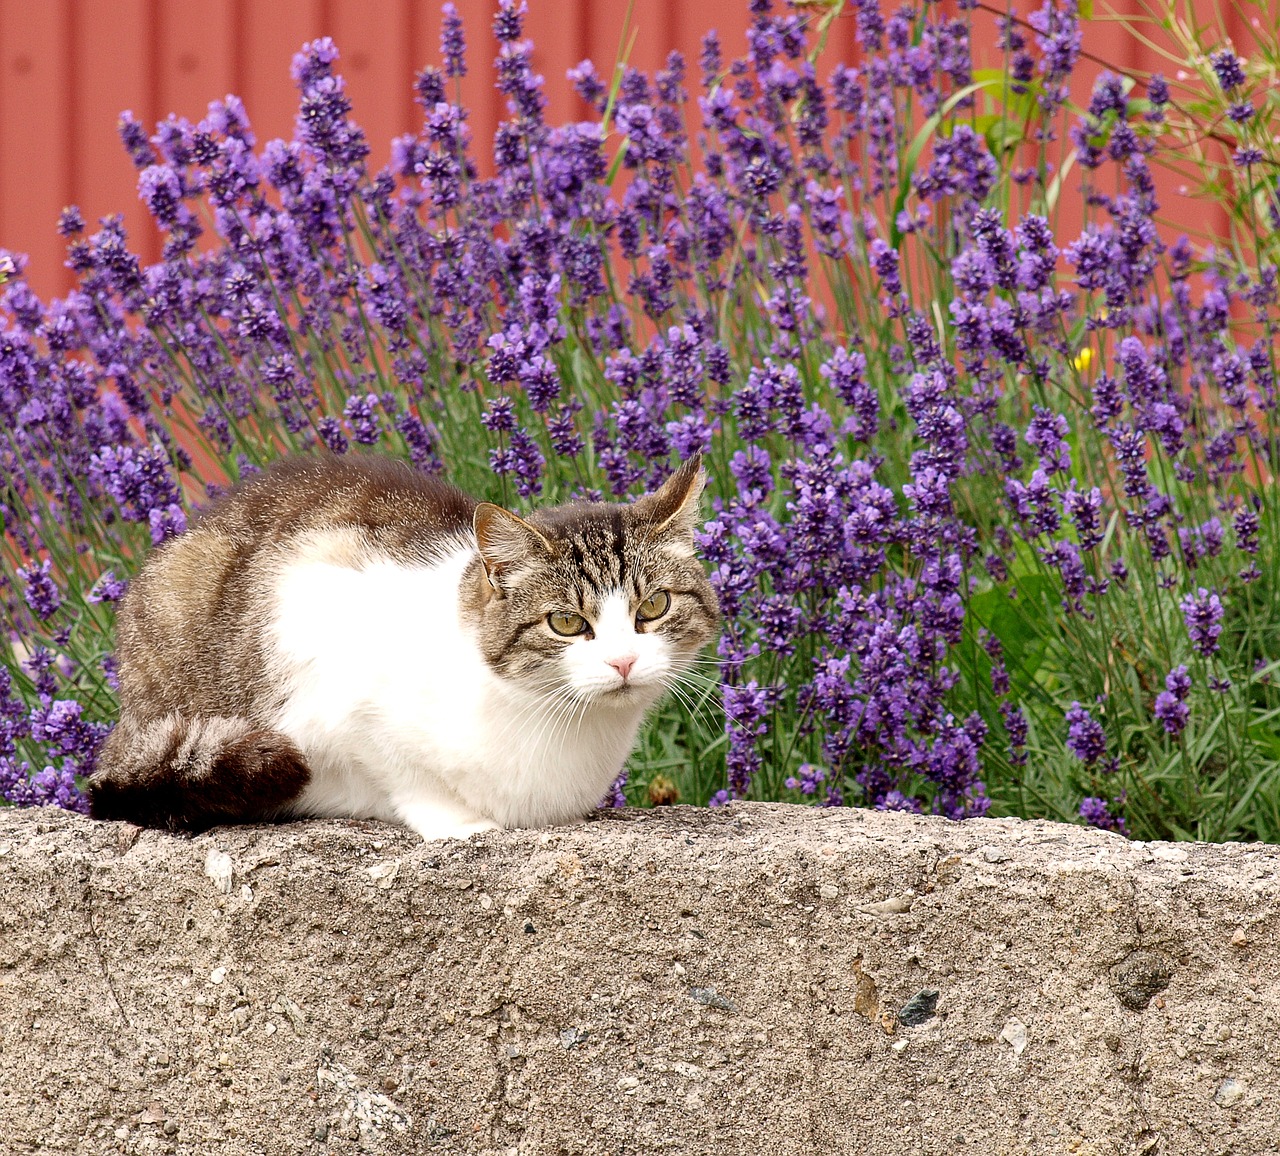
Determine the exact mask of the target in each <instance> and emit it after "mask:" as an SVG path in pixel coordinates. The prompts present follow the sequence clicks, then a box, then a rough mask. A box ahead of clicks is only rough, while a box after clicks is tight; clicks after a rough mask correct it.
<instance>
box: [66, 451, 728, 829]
mask: <svg viewBox="0 0 1280 1156" xmlns="http://www.w3.org/2000/svg"><path fill="white" fill-rule="evenodd" d="M704 484H705V474H704V471H703V469H702V465H701V459H700V458H693V459H691V460H689V461H687V462H685V463H684V465H682V466H681V467H680V468H679V469H678V470H676V472H675V473H674V474H672V475H671V477H670V478H669V479H668V480H667V481H666V483H665V484H664V485H662V487H661V488H660V489H658V490H657V491H656V492H654V493H652V494H648V495H646V496H644V497H642V498H639V499H638V500H636V501H634V502H632V503H630V504H611V503H603V502H585V501H575V502H570V503H567V504H565V505H561V506H555V507H550V508H546V509H540V510H537V511H535V512H533V513H532V514H530V515H529V517H528V518H527V519H524V518H521V517H518V516H517V515H516V514H513V513H511V512H510V511H508V510H505V509H503V508H502V507H501V506H497V505H493V504H491V503H489V502H481V501H477V500H476V499H474V498H471V497H469V496H467V495H466V494H464V493H463V492H461V491H460V490H457V489H455V488H454V487H452V486H450V485H447V484H445V483H444V482H442V481H440V480H437V479H434V478H430V477H428V476H426V475H424V474H421V473H419V472H417V471H415V470H413V469H412V468H410V467H409V466H408V465H406V464H405V463H402V462H400V461H397V460H394V459H392V458H388V457H383V456H380V455H376V454H354V453H353V454H348V455H345V456H336V455H332V454H323V455H321V454H311V455H306V454H304V455H297V456H293V457H286V458H283V459H281V460H280V461H278V462H276V463H275V464H273V465H272V466H270V467H268V468H267V469H265V470H264V471H263V472H262V473H260V474H257V475H254V476H253V477H251V478H249V479H248V480H246V481H244V482H242V483H241V484H240V485H239V486H237V487H236V488H235V489H233V490H231V491H230V492H229V493H228V494H226V495H224V496H223V497H222V498H220V499H218V500H217V501H216V502H215V503H213V504H212V505H211V506H210V507H209V509H208V510H207V511H206V512H205V513H204V514H202V515H201V516H199V517H198V518H197V519H195V521H194V522H193V524H192V526H191V528H190V529H189V530H188V531H187V532H186V533H184V534H181V535H179V536H177V537H175V538H172V539H170V540H168V541H167V542H165V543H163V544H162V545H160V546H159V547H157V548H156V549H155V550H153V551H152V553H151V554H150V556H149V557H148V559H147V561H146V562H145V564H144V565H143V567H142V569H141V571H140V573H139V574H138V575H137V577H136V578H135V579H134V580H133V582H132V583H131V585H130V587H129V590H128V592H127V593H126V594H125V596H124V598H123V599H122V600H121V602H120V604H119V608H118V615H117V661H118V678H119V692H120V720H119V723H118V724H117V726H116V727H115V728H114V729H113V730H112V732H111V733H110V735H109V736H108V737H107V739H106V740H105V742H104V743H103V745H102V747H101V748H100V751H99V755H98V763H97V769H96V770H95V772H94V774H93V775H92V776H91V778H90V779H89V796H90V814H91V815H92V816H94V817H95V818H100V819H126V820H129V821H131V822H133V823H137V824H139V825H142V826H150V827H161V828H168V829H170V830H175V831H178V830H186V831H200V830H204V829H207V828H208V827H211V826H215V825H218V824H222V823H234V822H246V821H255V820H279V819H287V818H292V817H301V816H347V817H354V818H373V819H383V820H387V821H390V822H394V823H400V824H404V825H407V826H408V827H411V828H412V829H413V830H415V831H417V832H418V833H419V834H420V835H421V836H422V837H423V838H424V839H437V838H446V837H459V838H461V837H466V836H468V835H470V834H472V833H474V832H477V831H484V830H491V829H495V828H506V827H540V826H548V825H555V824H561V823H566V822H572V821H577V820H580V819H582V818H583V817H585V816H586V815H587V814H588V813H589V812H590V811H591V810H592V809H593V808H595V807H596V805H597V804H598V803H599V802H600V800H601V799H602V798H603V796H604V795H605V793H606V791H607V790H608V788H609V786H610V784H611V783H612V782H613V781H614V779H615V778H616V777H617V775H618V774H619V772H620V771H621V769H622V766H623V764H624V762H625V761H626V758H627V756H628V755H629V753H630V751H631V748H632V746H633V744H634V741H635V737H636V733H637V730H638V728H639V726H640V723H641V721H642V719H643V717H644V715H645V713H646V712H647V710H648V709H649V708H650V707H652V706H653V705H654V704H655V703H656V702H657V701H658V700H659V699H660V698H661V697H662V695H663V694H664V693H665V691H666V690H667V689H668V688H669V687H670V686H671V685H672V684H673V683H674V682H675V681H676V680H677V679H679V678H680V677H682V676H683V675H684V674H685V672H687V671H688V670H690V669H691V667H692V665H693V663H694V661H695V659H696V656H697V654H698V651H699V650H700V649H701V648H702V647H703V646H704V645H705V644H706V643H707V642H708V641H709V640H710V639H711V637H712V636H713V635H714V633H715V632H716V629H717V626H718V623H719V609H718V606H717V603H716V597H715V593H714V591H713V589H712V587H711V584H710V583H709V582H708V580H707V576H706V574H705V573H704V571H703V567H702V563H701V562H700V561H699V560H698V558H697V556H696V553H695V544H694V530H695V527H696V526H697V525H698V522H699V518H698V501H699V496H700V494H701V492H702V489H703V486H704Z"/></svg>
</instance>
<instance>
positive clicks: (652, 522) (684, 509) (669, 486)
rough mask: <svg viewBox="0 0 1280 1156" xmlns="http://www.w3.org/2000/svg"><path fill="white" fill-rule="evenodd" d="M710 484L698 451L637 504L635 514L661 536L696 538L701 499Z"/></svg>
mask: <svg viewBox="0 0 1280 1156" xmlns="http://www.w3.org/2000/svg"><path fill="white" fill-rule="evenodd" d="M706 484H707V475H706V471H704V470H703V468H702V455H701V454H694V456H693V457H691V458H690V459H689V460H688V461H687V462H685V463H684V465H682V466H681V467H680V468H679V469H678V470H676V472H675V473H674V474H672V475H671V477H669V478H668V479H667V480H666V481H665V482H663V483H662V486H661V487H660V488H659V489H657V490H655V491H654V492H653V493H652V494H646V495H645V496H644V497H643V498H640V499H639V500H638V501H637V502H636V504H635V514H636V517H637V518H639V519H640V520H641V521H642V522H647V523H648V526H649V532H650V533H651V534H652V535H654V536H655V537H658V536H668V535H670V536H679V537H685V538H692V537H693V532H694V530H695V529H696V528H697V526H698V520H699V519H698V499H699V498H701V497H702V489H703V487H704V486H705V485H706Z"/></svg>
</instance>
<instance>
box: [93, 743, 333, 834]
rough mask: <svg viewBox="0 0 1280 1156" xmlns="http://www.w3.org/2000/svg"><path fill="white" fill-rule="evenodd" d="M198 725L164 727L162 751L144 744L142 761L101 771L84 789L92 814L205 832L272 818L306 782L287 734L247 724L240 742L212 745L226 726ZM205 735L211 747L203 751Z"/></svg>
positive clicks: (304, 766) (305, 773)
mask: <svg viewBox="0 0 1280 1156" xmlns="http://www.w3.org/2000/svg"><path fill="white" fill-rule="evenodd" d="M219 721H220V722H222V723H224V724H225V720H219ZM201 723H202V720H194V721H190V722H182V721H179V720H166V722H165V723H164V724H163V725H165V726H167V727H168V728H169V731H170V733H168V734H167V735H166V736H165V739H166V741H165V742H164V743H163V744H161V745H162V747H163V751H162V752H158V751H157V750H156V746H155V745H154V744H145V743H144V744H143V749H146V748H147V747H148V746H150V751H149V754H150V755H151V757H150V758H148V759H147V760H146V761H142V760H130V759H127V758H126V759H125V760H123V761H118V762H116V763H115V764H114V765H108V766H107V767H106V768H104V769H102V770H99V771H98V772H97V773H96V774H95V775H93V777H92V778H90V780H89V784H88V786H89V814H90V815H91V816H92V817H93V818H95V819H123V820H126V821H128V822H130V823H137V824H138V825H139V826H142V827H158V828H161V829H166V830H170V831H204V830H207V829H208V828H209V827H216V826H219V825H220V824H223V823H243V822H252V821H254V820H260V819H270V818H273V817H275V816H276V815H278V814H279V812H280V811H281V810H282V809H283V808H285V807H286V806H287V805H288V804H289V803H290V802H292V801H293V800H294V799H296V798H297V797H298V795H300V794H301V793H302V791H303V790H304V788H305V787H306V785H307V783H309V782H310V781H311V769H310V767H308V766H307V761H306V759H305V758H304V757H303V754H302V752H301V751H300V750H298V748H297V747H296V746H294V744H293V742H292V741H291V740H290V739H289V738H287V737H286V736H285V735H282V734H279V733H278V732H276V731H269V730H247V724H246V726H245V727H244V728H241V729H240V732H239V733H240V737H238V738H235V739H234V740H233V741H230V742H226V741H223V742H222V743H221V744H220V745H214V742H213V740H214V737H215V734H216V733H217V732H219V731H220V732H221V733H223V734H225V731H226V727H225V725H223V726H221V727H217V728H215V727H212V726H205V727H203V728H202V726H201ZM193 730H194V732H195V733H193ZM202 730H203V731H204V732H206V734H207V738H208V739H209V740H210V742H207V743H206V744H205V746H204V747H203V749H202V746H201V738H203V737H206V734H202V733H201V731H202ZM246 732H247V733H246ZM156 754H159V757H155V756H156Z"/></svg>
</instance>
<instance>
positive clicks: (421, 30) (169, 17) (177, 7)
mask: <svg viewBox="0 0 1280 1156" xmlns="http://www.w3.org/2000/svg"><path fill="white" fill-rule="evenodd" d="M1132 2H1133V3H1135V4H1136V3H1139V2H1140V0H1132ZM627 4H628V0H529V9H530V12H529V19H528V23H527V31H528V34H529V35H531V36H532V37H533V39H534V41H535V43H536V45H537V58H536V64H537V67H538V69H539V71H540V72H542V73H543V75H544V76H546V78H547V85H546V93H547V97H548V117H549V119H550V120H551V121H552V122H557V121H562V120H565V119H573V118H578V117H581V116H582V115H583V113H584V110H583V108H582V106H581V104H580V103H579V102H578V100H577V98H576V97H575V96H574V95H573V94H572V92H571V90H570V88H569V86H568V84H567V83H566V82H565V80H564V74H565V71H566V70H567V69H568V68H570V67H572V66H573V65H575V64H577V63H578V62H579V61H581V60H582V59H583V58H584V57H590V58H592V59H593V60H594V61H595V62H596V65H597V67H598V68H599V70H600V72H601V73H602V74H607V72H608V71H609V69H610V67H611V65H612V63H613V61H614V60H615V58H616V56H617V53H618V49H619V45H620V37H621V32H622V25H623V20H624V16H625V13H626V10H627ZM1031 6H1032V5H1029V4H1020V5H1019V8H1020V9H1022V10H1027V9H1028V8H1029V7H1031ZM495 8H496V3H495V0H458V9H459V11H460V12H461V14H462V17H463V20H464V22H465V24H466V29H467V39H468V45H469V54H468V58H469V61H470V64H471V71H470V73H469V75H468V76H467V77H466V78H465V79H464V80H463V81H462V94H463V100H464V102H465V104H466V105H467V107H468V108H469V109H470V112H471V127H472V132H473V134H474V138H475V141H476V142H477V146H478V147H477V149H476V155H477V157H479V158H483V157H484V155H485V153H486V152H487V150H488V146H489V142H490V141H492V139H493V131H494V128H495V126H496V124H497V122H498V119H499V116H500V115H501V113H502V104H501V101H502V98H501V97H500V95H499V94H498V93H497V92H495V91H494V89H493V87H492V83H491V70H490V67H489V65H490V62H491V61H492V58H493V55H494V45H493V40H492V36H491V33H490V22H491V19H492V14H493V11H494V9H495ZM1206 10H1207V8H1206ZM633 19H634V25H635V29H636V39H635V44H634V47H633V49H632V52H631V57H630V59H631V61H632V63H633V64H635V65H637V66H639V67H641V68H644V69H646V70H652V69H654V68H657V67H659V66H660V65H661V64H662V62H663V61H664V59H665V57H666V54H667V53H668V52H669V51H670V50H671V49H672V48H679V49H680V50H681V51H682V52H683V53H684V54H685V57H686V59H687V60H688V62H689V64H690V68H691V72H692V73H693V74H694V75H696V62H697V58H698V53H699V45H700V41H701V37H702V34H703V33H704V32H705V31H706V30H707V28H709V27H716V28H717V29H718V30H719V32H720V34H721V39H722V43H723V45H724V49H725V53H726V56H727V57H731V56H735V55H737V54H739V53H740V52H741V51H742V49H743V47H744V44H745V39H744V34H745V30H746V27H747V24H748V12H747V4H746V0H714V2H706V3H689V2H688V0H636V2H635V11H634V18H633ZM439 31H440V13H439V8H438V5H436V4H434V3H430V2H424V0H272V2H271V3H269V4H262V3H255V2H253V0H113V2H112V3H110V4H101V3H97V2H95V0H39V2H37V3H33V2H32V0H0V246H3V247H5V248H9V249H12V250H15V251H17V252H25V253H28V254H29V255H30V258H31V264H30V268H29V279H30V282H31V284H32V286H33V287H34V288H35V289H36V290H37V292H39V293H40V294H42V295H44V296H48V295H50V294H53V293H61V292H65V291H66V290H67V289H68V288H69V287H70V285H71V284H72V281H71V277H70V275H69V273H68V272H67V271H66V270H65V269H64V268H63V266H62V261H63V243H62V240H61V238H59V237H58V236H57V234H56V232H55V229H54V223H55V221H56V220H57V217H58V214H59V212H60V211H61V209H62V208H63V206H64V205H66V204H69V203H74V204H78V205H79V206H80V207H81V209H82V211H83V213H84V216H85V219H86V220H87V221H89V222H90V223H92V222H94V221H96V220H97V218H99V217H101V216H103V215H105V214H107V213H113V212H120V213H123V214H124V216H125V219H126V223H127V224H128V226H129V231H130V235H131V236H132V237H133V238H134V239H135V245H137V246H139V247H140V248H141V251H142V254H143V256H144V257H145V258H147V259H155V258H156V257H157V256H158V253H157V247H156V242H155V239H154V238H153V237H152V236H151V235H150V229H149V228H148V227H147V225H146V215H145V213H144V211H143V210H142V208H141V206H140V205H139V204H138V200H137V194H136V174H135V172H134V169H133V167H132V165H131V163H130V162H129V159H128V157H127V156H126V155H125V153H124V150H123V149H122V147H121V146H120V143H119V140H118V137H117V135H116V120H117V116H118V114H119V113H120V112H121V111H122V110H124V109H132V110H133V112H134V113H135V115H136V116H137V117H138V118H139V119H140V120H142V121H143V123H144V124H146V125H147V126H148V127H150V126H151V125H153V124H154V123H155V121H156V120H157V119H158V118H160V117H162V116H164V115H166V114H168V113H170V112H174V113H177V114H179V115H181V116H185V117H187V118H189V119H191V120H193V121H194V120H198V119H200V118H201V117H202V116H203V115H204V113H205V109H206V106H207V105H208V102H209V101H210V100H214V99H219V98H221V97H223V96H225V95H226V94H227V93H232V92H234V93H236V94H237V95H239V96H241V97H242V98H243V99H244V102H245V105H246V107H247V109H248V112H249V116H250V118H251V120H252V122H253V126H254V129H255V131H256V133H257V136H258V140H259V142H262V141H266V140H268V139H270V138H271V137H274V136H286V137H287V136H289V135H290V134H291V133H292V130H293V116H294V111H295V108H296V101H295V94H294V91H293V88H292V84H291V81H290V79H289V63H290V60H291V58H292V55H293V53H294V52H295V51H297V49H298V48H299V46H300V45H301V44H302V43H303V42H304V41H307V40H311V39H314V38H315V37H318V36H326V35H327V36H332V37H333V38H334V40H335V41H336V42H337V44H338V47H339V49H340V51H341V53H342V62H341V65H340V67H341V70H342V72H343V74H344V76H345V77H346V80H347V84H348V88H349V91H350V94H351V98H352V102H353V104H354V108H355V117H356V119H357V120H358V122H359V123H360V124H361V125H362V126H363V127H364V129H365V131H366V133H367V134H368V137H369V141H370V144H371V146H372V148H373V156H372V160H373V162H374V163H375V164H376V165H380V164H382V163H383V162H385V161H386V159H387V158H388V156H389V144H390V141H391V138H392V137H393V136H396V135H398V134H400V133H405V132H411V131H413V130H414V128H415V127H416V125H417V123H418V110H417V108H416V106H415V105H414V104H413V101H412V88H411V85H412V79H413V73H414V71H415V70H416V69H417V68H419V67H421V66H422V65H423V64H425V63H428V62H435V61H437V60H438V53H439V49H438V38H439ZM1221 32H1222V34H1223V36H1224V38H1225V36H1226V35H1230V36H1232V37H1233V38H1234V40H1235V42H1236V44H1237V47H1238V48H1241V49H1244V48H1245V47H1246V44H1247V41H1248V28H1247V26H1246V25H1245V23H1244V20H1243V17H1241V16H1240V15H1239V14H1238V13H1234V12H1233V13H1232V14H1231V16H1230V21H1229V23H1228V24H1227V25H1225V26H1224V27H1223V28H1222V29H1221ZM832 42H833V47H837V46H840V47H843V48H844V49H845V53H846V55H847V56H853V55H854V47H853V21H852V19H846V20H843V21H842V22H841V25H840V27H838V29H837V30H836V31H835V33H834V34H833V38H832ZM1085 48H1086V51H1087V52H1089V53H1092V54H1093V55H1094V56H1096V57H1099V58H1101V59H1104V60H1108V61H1110V62H1112V63H1114V64H1115V65H1117V66H1120V67H1127V68H1140V69H1141V68H1148V67H1149V68H1159V67H1162V66H1163V67H1165V68H1167V67H1168V65H1167V64H1162V62H1161V61H1160V60H1159V59H1158V58H1157V56H1156V55H1155V53H1154V52H1151V51H1149V50H1145V49H1143V50H1138V49H1137V47H1136V46H1135V45H1134V44H1133V42H1132V41H1126V40H1125V39H1124V38H1123V37H1122V36H1121V35H1120V34H1119V33H1118V31H1117V30H1116V28H1115V27H1114V25H1110V24H1108V23H1106V22H1105V21H1102V20H1098V21H1094V22H1091V23H1090V24H1089V25H1088V26H1087V28H1086V33H1085ZM1126 49H1127V50H1126ZM1122 57H1123V58H1122ZM832 59H834V56H833V57H832ZM1079 71H1080V73H1081V75H1082V77H1084V78H1085V82H1086V84H1087V78H1089V77H1092V75H1094V73H1095V72H1096V66H1093V65H1089V64H1087V63H1086V64H1085V65H1083V66H1082V67H1081V69H1080V70H1079ZM1076 95H1077V96H1084V97H1086V98H1087V88H1086V89H1085V91H1084V92H1077V94H1076ZM482 163H483V161H482ZM1169 190H1172V191H1169ZM1163 199H1164V201H1165V209H1166V216H1169V217H1172V218H1173V219H1174V220H1176V221H1177V222H1178V223H1179V224H1180V225H1182V226H1184V227H1188V228H1192V227H1194V228H1196V229H1198V230H1201V231H1202V230H1204V229H1205V227H1206V224H1209V225H1210V226H1213V225H1214V224H1217V225H1218V227H1220V222H1221V220H1222V218H1221V216H1220V215H1219V214H1215V213H1212V212H1210V213H1208V214H1206V212H1205V210H1204V207H1203V206H1198V205H1195V204H1190V203H1187V202H1186V199H1185V198H1179V196H1178V194H1177V192H1176V185H1170V186H1169V188H1168V189H1167V190H1166V193H1165V195H1164V198H1163ZM1179 201H1181V202H1182V203H1178V202H1179ZM1206 218H1207V220H1206Z"/></svg>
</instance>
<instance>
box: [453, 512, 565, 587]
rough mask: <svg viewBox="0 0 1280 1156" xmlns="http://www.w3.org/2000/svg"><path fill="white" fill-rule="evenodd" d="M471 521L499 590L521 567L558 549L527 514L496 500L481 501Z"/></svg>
mask: <svg viewBox="0 0 1280 1156" xmlns="http://www.w3.org/2000/svg"><path fill="white" fill-rule="evenodd" d="M471 525H472V528H473V529H474V530H475V535H476V548H477V549H478V550H479V551H480V560H481V561H482V562H483V563H484V572H485V576H486V577H487V578H488V579H489V585H490V586H492V587H493V589H494V590H496V591H497V592H498V593H499V594H501V593H502V589H503V582H504V581H506V582H508V583H509V582H510V581H511V580H512V579H514V578H516V577H517V576H518V575H519V573H520V571H521V570H523V569H526V568H528V567H530V566H535V565H537V564H538V563H539V562H542V561H545V560H546V559H548V558H550V557H551V555H552V554H553V553H554V552H555V550H554V548H553V547H552V545H551V543H550V542H548V541H547V539H546V538H544V537H543V536H542V534H541V533H539V531H538V530H536V529H535V528H534V527H533V526H531V525H529V523H528V522H526V521H525V520H524V519H523V518H520V517H517V516H516V515H515V514H513V513H512V512H511V511H510V510H504V509H503V508H502V507H501V506H495V505H494V504H493V503H492V502H481V503H480V504H479V505H478V506H477V507H476V512H475V515H474V517H473V518H472V521H471Z"/></svg>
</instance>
